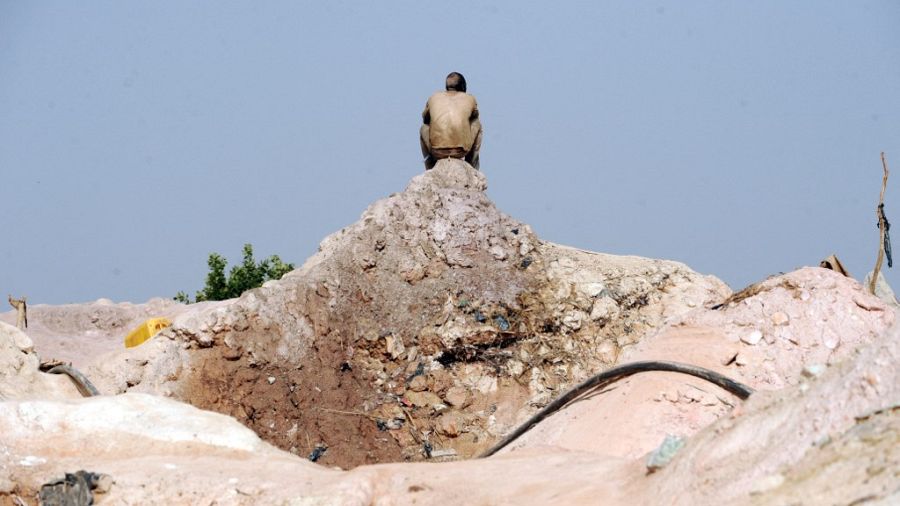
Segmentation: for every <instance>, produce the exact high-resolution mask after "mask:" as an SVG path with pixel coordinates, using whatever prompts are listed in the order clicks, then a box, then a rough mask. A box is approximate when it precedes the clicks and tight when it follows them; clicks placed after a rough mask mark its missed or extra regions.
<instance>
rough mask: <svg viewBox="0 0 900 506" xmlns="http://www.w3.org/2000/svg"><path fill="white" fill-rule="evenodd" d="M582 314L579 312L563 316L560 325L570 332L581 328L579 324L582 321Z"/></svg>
mask: <svg viewBox="0 0 900 506" xmlns="http://www.w3.org/2000/svg"><path fill="white" fill-rule="evenodd" d="M584 316H585V315H584V313H583V312H581V311H571V312H569V313H567V314H566V315H565V316H563V319H562V323H563V325H565V326H566V327H569V328H570V329H572V330H578V329H580V328H581V322H582V321H583V320H584Z"/></svg>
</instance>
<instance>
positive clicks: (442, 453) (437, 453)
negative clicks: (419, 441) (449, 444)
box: [431, 448, 457, 459]
mask: <svg viewBox="0 0 900 506" xmlns="http://www.w3.org/2000/svg"><path fill="white" fill-rule="evenodd" d="M456 456H457V453H456V450H454V449H453V448H442V449H440V450H432V451H431V458H433V459H439V458H441V457H456Z"/></svg>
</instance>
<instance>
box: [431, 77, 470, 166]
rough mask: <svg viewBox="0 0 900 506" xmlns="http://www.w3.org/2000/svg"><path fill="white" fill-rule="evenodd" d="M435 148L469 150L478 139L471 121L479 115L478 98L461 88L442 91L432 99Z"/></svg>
mask: <svg viewBox="0 0 900 506" xmlns="http://www.w3.org/2000/svg"><path fill="white" fill-rule="evenodd" d="M425 114H428V115H429V116H430V121H429V125H430V127H431V128H430V135H429V137H430V139H429V140H430V141H431V147H432V148H438V149H447V148H462V149H463V150H464V152H468V151H469V150H470V149H471V148H472V144H473V143H474V141H475V139H474V137H473V132H472V126H471V120H472V119H474V118H477V117H478V103H477V102H476V100H475V97H473V96H472V95H469V94H467V93H465V92H460V91H439V92H437V93H435V94H434V95H432V96H431V98H429V99H428V104H427V105H426V106H425Z"/></svg>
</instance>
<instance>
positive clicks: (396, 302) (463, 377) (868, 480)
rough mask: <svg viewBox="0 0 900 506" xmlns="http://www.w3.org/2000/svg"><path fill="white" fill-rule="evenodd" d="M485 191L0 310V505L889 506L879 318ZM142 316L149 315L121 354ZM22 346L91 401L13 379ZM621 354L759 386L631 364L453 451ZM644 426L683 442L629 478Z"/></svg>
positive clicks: (826, 274)
mask: <svg viewBox="0 0 900 506" xmlns="http://www.w3.org/2000/svg"><path fill="white" fill-rule="evenodd" d="M486 187H487V184H486V180H485V177H484V175H483V174H482V173H480V172H478V171H476V170H474V169H472V168H471V167H470V166H468V165H467V164H465V163H464V162H460V161H455V160H446V161H441V162H439V164H438V165H437V167H436V168H435V169H433V170H431V171H428V172H426V173H424V174H421V175H418V176H416V177H414V178H413V179H412V181H411V182H410V184H409V185H408V187H407V188H406V190H404V191H403V192H401V193H398V194H394V195H392V196H390V197H388V198H386V199H383V200H380V201H378V202H376V203H375V204H373V205H372V206H370V207H369V208H368V209H367V210H366V211H365V212H364V213H363V215H362V217H361V218H360V220H359V221H357V222H356V223H354V224H353V225H350V226H348V227H346V228H345V229H343V230H341V231H339V232H337V233H335V234H333V235H331V236H329V237H328V238H326V239H325V240H324V241H323V242H322V244H321V245H320V248H319V252H318V253H316V254H315V255H314V256H313V257H311V258H310V259H308V260H307V261H306V263H304V265H303V266H302V267H300V268H299V269H297V270H295V271H293V272H291V273H290V274H288V275H286V276H285V277H284V278H282V279H281V280H280V281H272V282H269V283H266V285H264V286H263V287H262V288H259V289H255V290H251V291H249V292H246V293H244V294H243V295H242V296H241V297H240V298H238V299H233V300H228V301H221V302H209V303H199V304H193V305H190V306H183V305H180V304H173V303H170V302H166V301H161V300H155V301H151V302H150V303H148V304H147V305H130V304H125V305H123V304H118V305H116V304H112V303H110V302H108V301H102V302H98V303H94V304H86V305H72V306H56V307H41V306H35V307H34V308H33V309H32V312H31V314H30V316H31V318H30V319H32V320H33V321H34V322H35V325H34V328H33V329H29V335H28V336H26V335H25V334H24V333H22V332H21V331H18V330H16V329H14V328H12V327H11V326H9V325H4V324H2V323H0V361H2V362H0V363H2V364H3V366H4V368H3V370H2V373H0V374H2V376H0V399H2V401H3V402H2V407H0V501H6V502H7V503H9V504H14V503H15V502H14V501H15V500H16V498H25V499H27V500H32V499H33V496H34V493H35V492H36V491H37V490H38V489H39V488H40V486H41V484H43V483H46V482H48V481H50V480H52V479H54V478H59V477H61V476H62V474H63V473H65V472H74V471H76V470H78V469H87V470H90V471H93V472H101V473H106V474H109V475H110V476H111V477H112V478H113V480H114V481H115V483H114V484H113V485H112V486H111V487H109V489H108V490H105V491H104V492H103V493H98V494H97V495H96V498H97V500H98V501H100V504H105V503H109V504H118V503H126V502H131V503H159V504H163V503H173V502H175V503H179V502H183V503H201V502H205V503H211V502H215V503H216V504H270V503H272V504H372V503H379V504H380V503H385V504H387V503H391V504H411V503H414V502H417V503H419V504H423V503H424V504H429V503H431V504H438V503H440V504H448V503H475V504H478V503H497V502H503V503H506V502H516V503H521V504H545V503H547V502H550V501H555V502H559V503H561V504H596V503H597V502H598V501H599V502H603V503H605V504H658V503H659V502H660V501H662V502H665V503H670V504H707V503H722V502H729V503H738V504H740V503H744V504H754V503H757V504H771V503H773V502H774V503H785V504H794V503H798V504H799V503H805V502H804V501H807V502H806V503H809V504H819V503H821V502H817V499H823V498H824V499H827V501H837V502H851V501H853V500H859V499H861V498H872V500H884V501H890V500H891V499H890V498H891V497H892V496H891V494H894V496H893V497H894V498H895V499H896V494H897V493H898V488H900V477H898V473H900V466H898V458H900V455H898V453H900V452H898V450H897V447H898V444H897V443H898V425H900V423H898V414H897V409H896V407H897V406H898V404H900V392H898V388H900V381H898V380H900V378H898V372H897V371H898V368H897V365H898V353H900V350H898V349H897V348H898V346H897V337H896V330H895V329H894V326H893V325H894V320H895V315H894V312H893V309H891V308H890V307H889V306H887V305H885V304H884V303H882V302H881V301H880V300H879V299H877V298H875V297H873V296H871V295H869V294H867V293H866V292H865V291H864V290H862V288H861V286H860V285H859V284H858V283H857V282H855V281H854V280H852V279H849V278H846V277H843V276H840V275H838V274H836V273H834V272H832V271H828V270H824V269H819V268H804V269H800V270H798V271H795V272H791V273H788V274H785V275H781V276H777V277H773V278H770V279H768V280H765V281H763V282H762V283H760V284H758V285H757V286H756V287H755V288H754V289H753V290H750V291H748V292H742V294H740V295H738V296H735V297H731V298H729V297H730V296H731V295H732V294H731V290H730V289H729V288H728V287H727V286H726V285H725V284H724V283H722V282H721V281H719V280H718V279H716V278H714V277H712V276H704V275H700V274H697V273H696V272H694V271H692V270H691V269H689V268H688V267H686V266H685V265H683V264H680V263H677V262H671V261H665V260H653V259H646V258H639V257H623V256H613V255H605V254H600V253H593V252H588V251H583V250H578V249H574V248H569V247H565V246H560V245H556V244H552V243H549V242H544V241H541V240H540V239H539V238H538V237H537V235H536V234H535V233H534V232H533V231H532V230H531V228H530V227H529V226H528V225H526V224H523V223H520V222H518V221H516V220H514V219H513V218H511V217H509V216H506V215H504V214H503V213H501V212H500V211H499V210H498V209H497V208H496V207H495V206H494V204H493V203H492V202H491V201H490V200H489V199H488V198H487V196H486V195H485V193H484V192H485V189H486ZM714 307H715V308H716V309H712V308H714ZM151 314H152V315H153V316H167V317H169V318H171V319H172V320H173V323H174V324H173V325H172V327H170V328H168V329H166V330H165V331H163V332H162V333H161V334H159V335H158V336H156V337H155V338H154V339H152V340H151V341H148V342H147V343H145V344H143V345H141V346H139V347H137V348H134V349H129V350H123V349H120V348H119V347H120V343H121V337H122V336H123V335H124V333H125V332H126V331H127V328H128V326H130V325H131V324H132V323H133V322H136V321H140V320H141V319H142V318H145V317H147V316H148V315H151ZM0 316H2V318H0V319H2V321H6V322H10V321H11V320H10V318H11V317H12V315H11V314H9V313H7V314H4V315H0ZM38 322H40V323H38ZM35 350H36V351H37V353H38V354H40V355H41V358H44V359H47V358H61V359H64V360H67V361H71V362H72V363H73V364H75V365H77V366H78V367H79V368H81V369H82V370H83V372H85V373H86V374H87V376H88V377H89V378H91V380H92V381H93V382H94V383H95V384H96V385H97V387H98V388H99V389H100V391H101V392H102V393H104V394H107V395H104V396H101V397H92V398H87V399H82V398H80V395H79V394H78V392H77V391H76V390H75V389H74V388H73V387H72V385H71V384H70V383H69V382H68V380H67V378H65V377H60V376H51V375H46V374H43V373H40V372H38V370H37V362H38V358H37V355H36V353H35ZM51 355H55V356H51ZM635 360H675V361H679V362H685V363H691V364H694V365H699V366H703V367H707V368H710V369H713V370H715V371H718V372H720V373H723V374H726V375H728V376H730V377H733V378H734V379H737V380H739V381H742V382H744V383H746V384H748V385H750V386H751V387H753V388H755V389H757V393H756V394H754V395H753V396H751V398H750V399H749V400H748V401H741V400H739V399H737V398H736V397H735V396H733V395H731V394H729V393H727V392H725V391H723V390H719V389H718V388H717V387H715V386H713V385H710V384H709V383H704V382H703V381H701V380H697V379H694V378H690V377H682V376H678V375H674V374H672V373H647V374H642V375H638V376H634V377H631V378H629V379H627V380H624V381H621V382H618V383H616V384H614V385H612V386H611V387H608V388H606V389H604V390H603V391H602V392H599V393H597V392H595V393H594V394H592V395H590V396H588V397H587V398H585V399H582V400H580V401H579V402H576V403H574V404H572V405H570V406H569V407H567V408H566V409H565V410H564V411H562V412H560V413H558V414H556V415H554V416H553V417H551V418H549V419H547V420H545V421H544V422H543V423H541V424H539V425H538V426H537V427H535V429H534V430H532V431H531V432H529V433H527V434H526V435H525V436H524V437H522V438H520V439H519V440H517V441H516V442H515V443H514V444H513V445H511V446H510V447H508V448H506V449H505V450H503V451H502V452H501V453H500V454H499V455H497V456H494V457H491V458H489V459H475V460H470V459H471V458H472V457H475V456H477V455H478V454H480V453H481V452H483V451H484V450H486V449H487V448H489V447H490V446H491V445H493V444H494V443H496V442H497V441H498V440H499V439H501V438H502V437H503V436H504V435H505V434H507V433H508V432H509V431H510V430H512V429H513V428H515V427H516V426H518V425H519V424H521V423H522V422H523V421H524V420H526V419H527V418H528V417H529V416H530V415H532V414H533V413H534V412H535V411H536V410H538V409H539V408H541V407H543V406H545V405H546V404H547V403H548V402H550V401H551V400H552V399H553V398H555V397H556V396H558V395H559V394H560V393H561V392H562V391H564V390H565V389H567V388H569V387H571V386H573V385H575V384H577V383H579V382H580V381H582V380H584V379H586V378H587V377H589V376H591V375H592V374H595V373H597V372H600V371H603V370H605V369H607V368H609V367H611V366H614V365H616V364H621V363H624V362H630V361H635ZM197 408H200V409H197ZM212 412H216V413H212ZM223 415H227V416H223ZM248 429H249V430H248ZM667 434H671V435H676V436H678V437H680V438H682V439H683V440H684V441H685V446H684V447H683V448H682V449H681V450H680V451H679V452H678V453H677V454H676V455H675V457H674V459H673V460H672V461H671V462H670V463H669V464H668V465H666V466H665V467H662V468H661V469H659V470H656V472H653V473H648V469H647V467H646V465H645V460H646V456H647V455H648V453H650V452H653V451H654V450H655V449H656V448H657V446H659V445H660V443H661V442H662V441H663V439H664V438H665V437H666V435H667ZM314 453H315V454H316V456H317V464H318V465H317V464H312V463H310V462H308V460H307V458H308V457H309V456H310V455H311V454H314ZM423 460H429V461H431V462H440V464H438V465H436V466H423V465H421V464H416V463H415V462H417V461H423ZM335 467H339V468H341V469H349V471H342V470H336V469H334V468H335ZM601 477H602V478H601ZM661 498H664V499H661ZM835 498H839V499H835ZM866 500H868V499H866ZM797 501H799V502H797ZM809 501H812V502H809Z"/></svg>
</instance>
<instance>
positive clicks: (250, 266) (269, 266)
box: [173, 244, 294, 304]
mask: <svg viewBox="0 0 900 506" xmlns="http://www.w3.org/2000/svg"><path fill="white" fill-rule="evenodd" d="M206 265H208V266H209V272H208V273H207V274H206V286H204V287H203V290H200V291H199V292H197V295H196V296H195V297H194V299H195V302H202V301H205V300H225V299H232V298H234V297H238V296H240V295H241V294H242V293H244V292H246V291H247V290H250V289H252V288H257V287H260V286H262V284H263V283H265V282H266V281H269V280H270V279H281V277H282V276H284V275H285V274H287V273H288V272H291V271H292V270H294V264H286V263H284V262H282V261H281V258H279V257H278V255H272V256H270V257H269V258H266V259H265V260H262V261H260V262H259V263H256V260H255V259H254V258H253V245H251V244H245V245H244V260H243V261H242V262H241V263H240V264H239V265H235V266H234V267H232V268H231V271H229V273H228V275H227V276H226V275H225V267H226V266H227V265H228V261H227V260H225V257H223V256H222V255H220V254H218V253H210V254H209V259H207V260H206ZM173 298H174V299H175V300H177V301H178V302H183V303H185V304H190V303H191V298H190V297H189V296H188V294H186V293H185V292H181V291H179V292H178V293H177V294H176V295H175V297H173Z"/></svg>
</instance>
